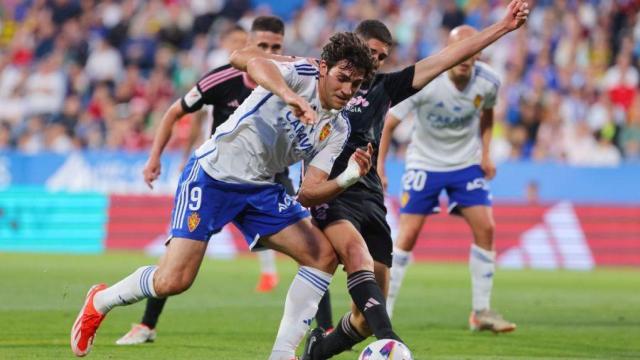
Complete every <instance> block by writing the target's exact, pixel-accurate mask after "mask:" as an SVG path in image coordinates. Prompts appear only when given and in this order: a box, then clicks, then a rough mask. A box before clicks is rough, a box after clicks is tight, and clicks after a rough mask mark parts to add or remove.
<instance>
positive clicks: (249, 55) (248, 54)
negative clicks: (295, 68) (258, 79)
mask: <svg viewBox="0 0 640 360" xmlns="http://www.w3.org/2000/svg"><path fill="white" fill-rule="evenodd" d="M253 58H263V59H269V60H275V61H279V62H291V61H296V60H300V58H297V57H295V56H287V55H277V54H269V53H266V52H264V51H263V50H261V49H259V48H257V47H256V46H247V47H245V48H242V49H240V50H235V51H234V52H233V53H231V57H229V63H230V64H231V66H233V67H234V68H236V69H238V70H240V71H245V72H246V71H247V64H248V63H249V60H251V59H253Z"/></svg>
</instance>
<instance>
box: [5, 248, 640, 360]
mask: <svg viewBox="0 0 640 360" xmlns="http://www.w3.org/2000/svg"><path fill="white" fill-rule="evenodd" d="M151 263H155V259H151V258H148V257H145V256H142V255H139V254H132V253H109V254H107V255H99V256H72V255H39V254H38V255H33V254H0V285H1V286H0V324H1V326H0V359H65V358H66V359H70V358H73V355H72V353H71V350H70V348H69V329H70V326H71V324H72V322H73V320H74V319H75V317H76V315H77V311H78V310H79V309H80V306H81V305H82V302H83V300H84V295H85V293H86V291H87V289H88V288H89V286H90V285H92V284H94V283H97V282H99V281H105V282H108V283H113V282H114V281H117V280H119V279H120V278H122V277H124V276H126V275H128V274H129V273H130V272H132V271H133V270H134V269H136V268H137V267H139V266H141V265H144V264H151ZM278 270H279V271H280V281H281V283H280V285H279V287H278V288H277V290H276V291H275V292H273V293H270V294H257V293H255V292H254V291H253V289H254V286H255V283H256V280H257V274H258V264H257V262H256V261H255V260H254V259H253V258H251V257H244V258H240V259H237V260H232V261H221V260H205V262H204V263H203V266H202V268H201V271H200V274H199V275H198V279H197V281H196V283H195V284H194V286H193V287H192V288H191V289H190V290H189V291H188V292H187V293H185V294H183V295H180V296H177V297H175V298H173V299H170V300H169V302H167V306H166V307H165V311H164V313H163V316H162V317H161V318H160V322H159V324H158V330H159V335H158V339H157V340H156V342H155V343H154V344H144V345H140V346H127V347H121V346H116V345H115V344H114V342H115V340H116V339H117V338H118V337H120V336H121V335H123V334H124V333H125V332H126V331H128V330H129V326H130V324H131V323H133V322H137V321H139V320H140V318H141V317H142V312H143V308H144V302H141V303H138V304H136V305H133V306H129V307H120V308H116V309H114V311H113V312H111V313H110V314H109V316H108V317H107V319H106V320H105V321H104V322H103V325H102V327H101V328H100V330H99V331H98V336H97V338H96V342H95V346H94V348H93V351H92V353H91V354H90V355H89V358H91V359H251V360H255V359H266V358H267V357H268V354H269V352H270V350H271V345H272V341H273V339H274V337H275V333H276V331H277V328H278V324H279V320H280V316H281V314H282V307H283V302H284V297H285V294H286V291H287V288H288V284H289V282H290V281H291V279H292V277H293V275H294V272H295V266H294V264H293V262H292V261H290V260H288V259H285V258H284V257H280V258H279V260H278ZM468 283H469V276H468V273H467V267H466V265H464V264H455V265H443V264H435V265H434V264H414V265H413V266H411V267H410V268H409V271H408V274H407V277H406V281H405V286H404V287H403V288H402V290H401V293H400V298H399V300H398V302H397V306H396V310H395V317H394V326H395V329H396V330H397V332H398V333H399V334H400V335H401V336H402V337H403V338H404V339H405V341H406V342H407V344H408V345H409V348H410V349H411V350H412V351H413V354H414V358H415V359H576V358H579V359H640V291H639V289H640V272H639V271H638V270H637V269H602V270H596V271H593V272H565V271H558V272H555V271H554V272H546V271H499V272H498V274H497V277H496V283H495V291H494V296H493V298H494V300H493V306H494V308H496V309H497V310H499V311H501V312H502V313H503V314H504V315H505V317H506V318H508V319H510V320H513V321H515V322H517V324H518V330H517V331H516V332H514V333H512V334H504V335H498V336H496V335H493V334H491V333H470V332H469V331H468V330H467V327H466V322H467V316H468V313H469V311H468V310H469V306H470V296H469V292H470V290H469V285H468ZM345 288H346V286H345V274H344V273H343V272H342V271H341V270H339V271H338V272H337V275H336V277H335V279H334V281H333V283H332V285H331V291H332V294H333V297H332V302H333V305H334V321H337V319H338V318H339V317H340V315H341V314H342V313H344V312H345V311H346V310H347V293H346V291H345ZM373 340H374V339H373V338H370V339H368V340H367V341H366V343H368V342H370V341H373ZM363 346H364V343H363V344H359V345H358V346H357V347H356V350H357V351H360V350H361V349H362V348H363ZM299 351H302V349H299ZM356 358H357V353H356V352H355V351H352V352H347V353H345V354H342V355H341V356H338V357H336V359H356Z"/></svg>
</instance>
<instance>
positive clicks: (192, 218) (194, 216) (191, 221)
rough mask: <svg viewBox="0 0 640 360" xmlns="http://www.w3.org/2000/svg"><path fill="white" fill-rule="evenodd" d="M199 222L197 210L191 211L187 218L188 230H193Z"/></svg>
mask: <svg viewBox="0 0 640 360" xmlns="http://www.w3.org/2000/svg"><path fill="white" fill-rule="evenodd" d="M199 224H200V215H198V213H197V212H192V213H191V215H189V218H188V219H187V226H189V232H193V230H195V229H196V228H197V227H198V225H199Z"/></svg>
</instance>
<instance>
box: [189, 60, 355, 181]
mask: <svg viewBox="0 0 640 360" xmlns="http://www.w3.org/2000/svg"><path fill="white" fill-rule="evenodd" d="M274 63H275V64H276V66H277V67H278V69H279V70H280V72H281V73H282V75H283V77H284V79H285V81H286V82H287V84H288V85H289V87H291V89H292V90H293V91H295V92H296V93H297V94H298V95H300V96H302V97H303V98H304V99H305V100H307V101H308V102H309V104H310V105H311V107H312V108H313V109H314V110H316V114H317V121H316V123H315V124H314V125H305V124H304V123H302V122H301V121H300V120H299V119H297V118H296V117H295V116H294V115H293V114H292V113H291V110H290V109H289V108H288V106H287V105H286V104H285V102H284V101H283V100H282V99H280V98H279V97H277V96H275V95H274V94H273V93H271V92H269V91H268V90H266V89H265V88H263V87H260V86H259V87H257V88H256V89H255V90H254V91H253V92H252V93H251V95H249V97H247V98H246V99H245V101H244V102H243V103H242V104H241V105H240V107H238V109H237V110H236V111H235V112H234V113H233V114H232V115H231V116H230V117H229V120H227V121H226V122H225V123H223V124H222V125H220V126H219V127H218V128H217V129H216V132H215V133H214V134H213V135H212V136H211V138H210V139H209V140H207V141H206V142H205V143H204V144H203V145H202V146H200V148H198V149H197V150H196V153H195V155H196V157H197V158H198V160H199V163H200V164H201V166H202V168H203V169H204V171H205V172H206V173H207V174H209V176H211V177H212V178H214V179H216V180H220V181H224V182H229V183H248V184H271V183H273V182H274V180H273V179H274V175H275V174H277V173H279V172H282V171H283V170H284V169H285V168H287V167H288V166H289V165H292V164H295V163H297V162H299V161H301V160H304V161H305V164H308V165H311V166H314V167H317V168H318V169H320V170H322V171H324V172H326V173H327V174H328V173H330V172H331V168H332V167H333V163H334V162H335V159H336V158H337V157H338V155H340V152H341V151H342V149H343V147H344V144H345V142H346V140H347V138H348V137H349V121H348V120H347V118H346V117H345V116H344V115H342V113H341V112H340V111H338V110H324V109H322V106H321V104H320V97H319V95H318V85H317V84H318V70H317V68H316V67H315V66H314V65H312V64H310V63H309V62H308V61H307V60H300V61H296V62H290V63H278V62H274Z"/></svg>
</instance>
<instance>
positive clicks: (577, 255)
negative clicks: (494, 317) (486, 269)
mask: <svg viewBox="0 0 640 360" xmlns="http://www.w3.org/2000/svg"><path fill="white" fill-rule="evenodd" d="M497 263H498V264H499V265H500V266H501V267H503V268H512V269H514V268H515V269H521V268H525V267H530V268H534V269H557V268H564V269H572V270H589V269H592V268H593V267H594V266H595V261H594V258H593V255H592V253H591V248H590V247H589V244H588V243H587V240H586V237H585V235H584V233H583V231H582V227H581V226H580V222H579V220H578V217H577V216H576V213H575V211H574V209H573V206H571V204H570V203H569V202H561V203H559V204H557V205H555V206H553V207H552V208H551V209H549V210H547V212H546V213H545V214H544V216H543V221H542V222H541V223H539V224H537V225H535V226H534V227H533V228H531V229H529V230H527V231H525V232H524V233H523V234H522V235H521V236H520V244H518V245H517V246H514V247H512V248H510V249H507V250H506V251H505V252H503V253H502V254H501V255H500V256H499V257H498V261H497Z"/></svg>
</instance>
